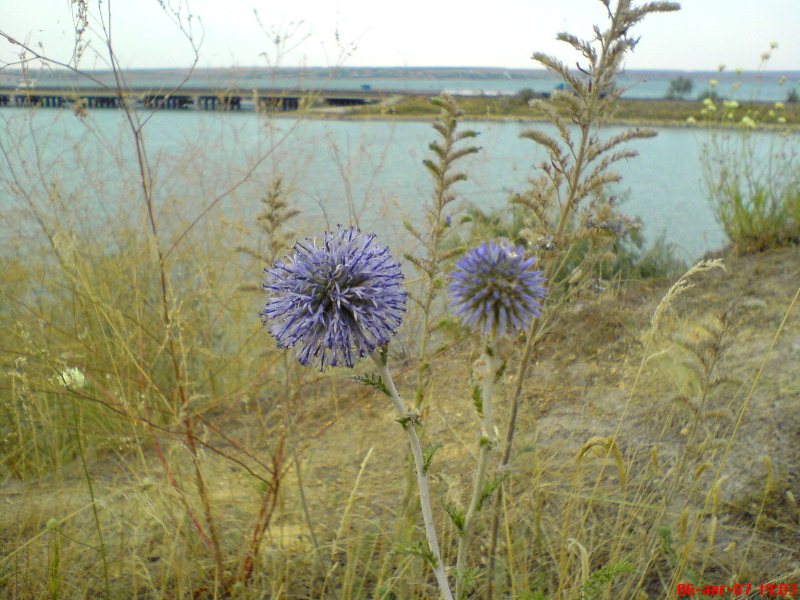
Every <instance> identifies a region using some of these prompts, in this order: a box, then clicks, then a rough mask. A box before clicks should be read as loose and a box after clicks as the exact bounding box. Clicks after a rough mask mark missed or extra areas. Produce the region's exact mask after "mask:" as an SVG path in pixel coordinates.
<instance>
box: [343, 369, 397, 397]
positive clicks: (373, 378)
mask: <svg viewBox="0 0 800 600" xmlns="http://www.w3.org/2000/svg"><path fill="white" fill-rule="evenodd" d="M351 379H352V380H353V381H358V382H359V383H362V384H364V385H366V386H368V387H371V388H375V389H376V390H378V391H379V392H381V393H383V394H385V395H387V396H388V395H389V388H387V387H386V384H385V383H383V379H382V378H381V376H380V375H378V374H377V373H369V374H367V375H355V376H354V377H351Z"/></svg>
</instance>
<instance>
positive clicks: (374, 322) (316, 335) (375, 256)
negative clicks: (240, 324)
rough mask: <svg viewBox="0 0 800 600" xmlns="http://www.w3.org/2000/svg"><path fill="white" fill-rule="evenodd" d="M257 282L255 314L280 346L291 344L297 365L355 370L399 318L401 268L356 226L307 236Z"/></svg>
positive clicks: (385, 340) (390, 332)
mask: <svg viewBox="0 0 800 600" xmlns="http://www.w3.org/2000/svg"><path fill="white" fill-rule="evenodd" d="M265 272H266V274H267V276H266V281H265V283H264V285H263V288H264V290H266V292H267V293H268V294H269V298H268V300H267V304H266V306H265V307H264V309H263V310H262V311H261V313H260V314H261V320H262V321H263V323H264V324H265V325H267V326H268V328H269V332H270V333H271V334H272V335H273V336H274V337H275V339H276V340H277V342H278V347H279V348H291V347H297V358H298V360H299V361H300V363H301V364H303V365H305V364H308V363H309V362H316V360H317V359H318V360H319V365H320V370H325V367H326V366H332V367H335V366H342V365H346V366H347V367H351V368H352V366H353V363H354V360H355V358H356V357H364V356H366V355H367V354H370V353H372V352H374V351H375V350H376V349H377V348H378V347H379V346H383V345H384V344H387V343H388V342H389V341H390V340H391V338H392V337H393V336H394V335H395V333H396V332H397V328H398V327H399V326H400V323H401V322H402V320H403V313H404V311H405V304H406V292H405V289H404V288H403V284H402V280H403V274H402V273H401V272H400V265H399V264H398V263H396V262H395V261H394V259H393V258H392V255H391V253H390V252H389V249H388V248H383V247H381V246H378V245H377V244H376V243H375V236H374V235H372V234H369V235H365V234H362V233H361V231H360V230H358V229H356V228H355V227H350V228H343V227H341V226H340V227H339V229H338V230H337V231H335V232H326V233H325V235H324V238H323V240H322V243H321V244H320V245H317V240H316V239H315V240H311V239H306V240H305V241H303V242H297V243H296V244H295V246H294V249H293V250H292V252H290V253H289V254H287V255H286V256H285V257H283V258H282V259H280V260H278V261H277V262H276V263H275V265H274V266H273V267H272V268H271V269H265Z"/></svg>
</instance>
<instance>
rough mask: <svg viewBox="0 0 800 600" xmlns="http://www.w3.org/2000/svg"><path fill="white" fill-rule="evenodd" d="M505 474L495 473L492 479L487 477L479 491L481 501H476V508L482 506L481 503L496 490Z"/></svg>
mask: <svg viewBox="0 0 800 600" xmlns="http://www.w3.org/2000/svg"><path fill="white" fill-rule="evenodd" d="M505 478H506V475H505V474H503V475H496V476H495V477H493V478H492V479H488V480H487V481H486V483H484V484H483V490H482V491H481V501H480V502H479V503H478V508H480V507H482V506H483V503H484V502H485V501H486V500H488V499H489V498H491V496H492V494H494V493H495V492H496V491H497V488H499V487H500V486H501V485H502V484H503V481H504V480H505Z"/></svg>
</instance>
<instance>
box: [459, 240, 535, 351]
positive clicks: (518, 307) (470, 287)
mask: <svg viewBox="0 0 800 600" xmlns="http://www.w3.org/2000/svg"><path fill="white" fill-rule="evenodd" d="M536 261H537V259H536V258H535V257H530V258H527V257H525V254H524V249H523V248H522V247H518V248H515V247H514V246H513V245H511V244H510V243H507V242H500V243H495V242H486V243H484V244H482V245H480V246H478V247H477V248H474V249H473V250H470V251H469V252H467V254H466V255H464V256H463V257H462V258H461V259H460V260H459V261H458V262H457V263H456V266H455V269H454V270H453V272H452V273H451V275H450V285H449V286H448V291H449V292H450V299H451V307H452V308H453V309H454V311H455V313H456V315H457V316H458V317H459V318H460V319H461V321H462V323H464V325H466V326H467V327H469V328H471V329H474V330H476V331H478V332H480V333H482V334H484V335H486V336H492V337H496V338H501V337H505V336H506V335H513V334H515V333H518V332H520V331H523V330H525V329H526V328H527V327H528V325H529V324H530V322H531V320H532V319H533V318H534V317H538V316H540V315H541V309H542V305H541V302H540V300H541V299H542V298H544V295H545V292H546V288H545V282H544V278H543V277H542V272H541V271H536V270H534V269H533V266H534V265H535V264H536Z"/></svg>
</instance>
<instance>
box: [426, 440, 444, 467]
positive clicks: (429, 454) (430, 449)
mask: <svg viewBox="0 0 800 600" xmlns="http://www.w3.org/2000/svg"><path fill="white" fill-rule="evenodd" d="M443 445H444V444H442V442H433V443H431V444H428V445H427V446H425V448H424V449H423V450H422V471H423V472H424V473H426V474H427V473H428V470H429V469H430V468H431V462H432V461H433V455H434V454H436V451H437V450H438V449H439V448H441V447H442V446H443Z"/></svg>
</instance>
